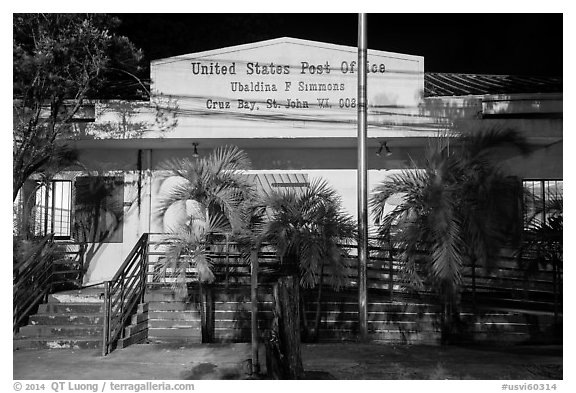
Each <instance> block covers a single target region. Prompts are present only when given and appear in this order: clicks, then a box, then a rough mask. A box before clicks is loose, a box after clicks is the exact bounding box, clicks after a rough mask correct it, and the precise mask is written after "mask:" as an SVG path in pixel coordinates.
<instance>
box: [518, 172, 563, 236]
mask: <svg viewBox="0 0 576 393" xmlns="http://www.w3.org/2000/svg"><path fill="white" fill-rule="evenodd" d="M523 185H524V190H525V191H526V192H525V194H524V227H525V228H528V227H530V226H534V225H540V224H542V223H548V222H549V221H550V219H551V218H554V217H557V216H558V215H562V205H563V204H562V193H563V182H562V180H525V181H524V182H523Z"/></svg>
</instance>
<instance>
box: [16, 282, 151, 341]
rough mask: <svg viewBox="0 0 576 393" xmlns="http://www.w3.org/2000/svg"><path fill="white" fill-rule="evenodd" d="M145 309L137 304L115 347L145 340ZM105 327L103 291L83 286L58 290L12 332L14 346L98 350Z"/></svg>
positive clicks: (146, 327)
mask: <svg viewBox="0 0 576 393" xmlns="http://www.w3.org/2000/svg"><path fill="white" fill-rule="evenodd" d="M147 311H148V308H147V305H146V304H139V305H138V312H137V313H136V314H135V315H133V316H132V319H131V323H130V325H129V326H127V327H126V328H125V331H124V333H125V334H124V338H122V339H120V340H119V341H118V344H117V346H116V348H124V347H127V346H128V345H131V344H135V343H141V342H144V341H146V339H147V335H148V313H147ZM103 329H104V290H103V289H102V288H85V289H81V290H70V291H64V292H58V293H54V294H52V295H50V296H49V297H48V302H46V303H44V304H41V305H39V306H38V311H37V313H36V314H34V315H31V316H30V317H29V320H28V325H26V326H23V327H21V328H20V330H19V331H18V333H16V334H15V335H14V340H13V349H14V350H21V349H94V350H96V349H101V348H102V340H103Z"/></svg>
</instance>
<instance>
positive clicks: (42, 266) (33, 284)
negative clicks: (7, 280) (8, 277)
mask: <svg viewBox="0 0 576 393" xmlns="http://www.w3.org/2000/svg"><path fill="white" fill-rule="evenodd" d="M53 247H54V236H53V235H47V236H45V237H44V238H43V239H42V240H41V241H40V242H39V243H38V244H36V245H35V246H34V250H33V251H32V252H31V253H30V254H29V255H28V256H27V257H26V258H25V259H24V260H22V261H20V262H19V263H18V264H17V265H15V266H14V268H13V271H12V283H13V286H12V289H13V292H12V296H13V297H12V306H13V321H12V322H13V331H14V332H16V331H18V328H19V327H20V324H21V323H22V322H23V321H24V320H25V319H26V318H27V317H28V316H29V315H30V314H31V312H32V311H33V310H34V309H35V307H36V306H37V305H38V304H39V303H40V302H42V301H44V300H46V298H47V297H48V295H49V294H50V289H51V283H52V270H53V264H52V261H53V254H52V252H51V249H52V248H53Z"/></svg>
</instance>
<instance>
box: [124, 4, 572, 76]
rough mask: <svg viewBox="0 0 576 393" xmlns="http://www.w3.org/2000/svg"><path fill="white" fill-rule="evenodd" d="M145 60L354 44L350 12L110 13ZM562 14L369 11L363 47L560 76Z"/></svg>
mask: <svg viewBox="0 0 576 393" xmlns="http://www.w3.org/2000/svg"><path fill="white" fill-rule="evenodd" d="M117 16H119V17H120V19H121V20H122V25H121V26H120V28H119V32H120V33H121V34H123V35H126V36H128V37H129V38H130V39H131V40H132V41H133V42H134V43H135V44H136V45H137V46H139V47H140V48H142V49H143V50H144V53H145V56H146V58H147V60H152V59H158V58H163V57H170V56H175V55H180V54H186V53H193V52H199V51H203V50H210V49H218V48H222V47H226V46H232V45H239V44H246V43H251V42H256V41H261V40H267V39H272V38H278V37H285V36H287V37H294V38H301V39H308V40H313V41H322V42H327V43H333V44H341V45H349V46H356V43H357V34H358V33H357V15H356V14H294V13H292V14H117ZM562 24H563V16H562V14H369V15H368V46H369V48H370V49H377V50H384V51H390V52H399V53H405V54H413V55H421V56H424V65H425V70H426V71H427V72H461V73H482V74H515V75H533V76H562V59H563V54H562V40H563V35H562V27H563V26H562Z"/></svg>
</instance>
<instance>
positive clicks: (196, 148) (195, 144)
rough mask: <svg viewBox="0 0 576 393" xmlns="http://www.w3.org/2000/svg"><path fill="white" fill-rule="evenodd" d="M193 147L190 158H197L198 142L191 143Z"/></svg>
mask: <svg viewBox="0 0 576 393" xmlns="http://www.w3.org/2000/svg"><path fill="white" fill-rule="evenodd" d="M192 144H193V145H194V152H193V153H192V157H194V158H198V157H200V154H198V142H194V143H192Z"/></svg>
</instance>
